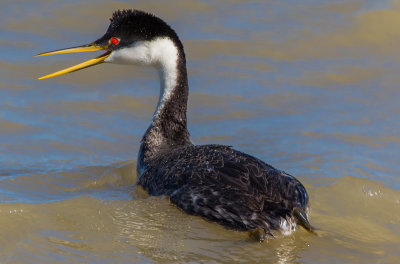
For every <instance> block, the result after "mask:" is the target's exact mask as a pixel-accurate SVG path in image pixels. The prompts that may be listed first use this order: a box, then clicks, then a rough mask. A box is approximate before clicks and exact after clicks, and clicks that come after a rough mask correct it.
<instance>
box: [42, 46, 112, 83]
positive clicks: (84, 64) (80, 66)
mask: <svg viewBox="0 0 400 264" xmlns="http://www.w3.org/2000/svg"><path fill="white" fill-rule="evenodd" d="M105 49H107V47H103V46H99V45H94V44H89V45H86V46H80V47H74V48H68V49H61V50H55V51H50V52H45V53H41V54H38V55H35V57H39V56H46V55H54V54H63V53H75V52H86V51H96V50H105ZM110 54H111V51H107V52H106V53H105V54H103V55H100V56H98V57H96V58H94V59H91V60H88V61H85V62H82V63H80V64H78V65H75V66H71V67H69V68H66V69H63V70H60V71H58V72H55V73H51V74H48V75H46V76H42V77H40V78H38V79H39V80H42V79H47V78H51V77H55V76H59V75H63V74H66V73H70V72H74V71H78V70H81V69H84V68H87V67H90V66H94V65H97V64H100V63H102V62H104V60H105V59H106V58H107V57H108V56H110Z"/></svg>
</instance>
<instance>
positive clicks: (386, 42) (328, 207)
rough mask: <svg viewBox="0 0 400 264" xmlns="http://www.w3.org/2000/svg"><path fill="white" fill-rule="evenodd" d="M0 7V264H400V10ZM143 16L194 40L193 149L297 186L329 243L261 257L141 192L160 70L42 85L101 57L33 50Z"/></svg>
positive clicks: (223, 4) (321, 238)
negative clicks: (227, 148) (130, 13)
mask: <svg viewBox="0 0 400 264" xmlns="http://www.w3.org/2000/svg"><path fill="white" fill-rule="evenodd" d="M1 7H2V8H1V10H0V14H1V15H0V24H1V26H0V47H1V49H2V51H3V52H2V53H1V54H0V76H1V80H0V93H1V97H0V167H1V170H0V200H1V203H0V224H1V226H3V227H7V228H2V229H0V244H1V245H2V246H1V248H0V262H2V263H3V262H5V263H18V262H22V263H25V262H38V263H55V262H60V263H71V262H73V263H81V262H85V263H99V262H100V263H101V262H103V263H111V262H120V263H132V262H135V263H153V262H163V263H168V262H169V263H175V262H189V261H192V262H205V261H209V262H218V263H232V261H233V262H238V263H257V262H271V263H297V262H298V263H302V262H307V263H326V262H328V263H329V262H331V263H333V262H338V261H339V262H341V263H370V262H385V263H398V262H399V256H398V252H397V251H398V248H399V245H400V237H399V236H400V218H399V217H400V213H399V210H400V202H399V197H400V193H399V189H400V182H399V179H398V177H397V175H398V172H399V171H400V167H399V164H398V156H399V143H400V140H399V135H398V132H397V131H399V125H400V119H399V115H398V113H399V112H400V108H399V104H398V102H399V100H400V93H399V89H398V86H399V82H400V80H399V77H398V72H399V65H398V55H397V54H398V43H399V40H400V35H399V31H398V30H397V28H398V25H399V23H400V16H399V13H400V3H399V1H379V2H378V1H359V0H351V1H336V0H335V1H329V2H316V1H302V2H296V1H285V2H282V1H280V2H274V1H261V0H260V1H242V0H241V1H233V0H223V1H218V2H215V1H214V2H211V1H196V0H190V1H180V0H171V1H168V2H166V3H164V2H163V4H162V5H161V4H160V1H153V0H151V1H123V0H122V1H118V2H115V1H113V2H111V1H103V0H102V1H94V0H88V1H84V2H82V1H78V0H74V1H68V3H67V2H63V1H48V0H33V1H8V0H6V1H2V4H1ZM94 7H95V8H94ZM128 7H129V8H132V7H133V8H138V9H143V10H147V11H150V12H154V13H156V14H157V15H159V16H161V17H163V18H164V19H166V20H167V21H168V23H170V24H171V26H172V27H173V28H175V29H176V31H177V32H178V34H179V36H180V37H181V38H182V40H183V43H184V45H185V49H186V55H187V60H188V67H189V73H190V77H189V82H190V90H191V95H190V98H189V112H188V119H189V128H190V132H191V135H192V138H193V140H194V142H196V143H200V144H207V143H223V144H226V145H232V146H235V147H236V148H238V149H240V150H243V151H245V152H248V153H251V154H254V155H255V156H257V157H260V158H262V159H263V160H266V161H267V162H268V163H271V164H272V165H274V166H276V167H278V168H282V169H284V170H286V171H288V172H290V173H291V174H294V175H296V176H298V177H299V178H300V179H301V180H302V181H303V182H304V183H305V184H306V186H307V188H308V190H310V197H311V198H310V199H311V212H312V213H311V221H312V222H313V224H314V225H316V226H317V227H318V228H320V229H321V230H320V231H319V235H318V236H312V235H310V234H308V233H307V232H305V231H304V230H298V232H296V233H295V234H294V235H293V236H290V237H278V238H276V239H275V240H271V241H266V242H265V243H263V244H258V243H251V242H249V241H248V239H247V235H246V234H243V233H240V232H234V231H227V230H225V229H223V228H222V227H220V226H217V225H215V224H212V223H208V222H206V221H204V220H202V219H200V218H197V217H192V216H188V215H185V214H183V213H182V212H181V211H179V210H178V209H177V208H175V207H174V206H172V205H171V204H170V203H169V202H168V200H166V199H164V198H154V197H148V196H147V195H146V194H145V193H143V190H140V189H138V188H136V187H135V185H134V183H135V180H136V175H135V173H134V170H135V164H134V162H133V161H132V160H135V159H136V155H137V151H138V147H139V143H140V139H141V136H142V134H143V132H144V131H145V129H146V128H147V126H148V125H149V121H150V119H151V116H152V113H153V111H154V108H155V103H156V101H157V98H158V92H159V87H158V81H157V80H156V79H157V74H156V72H154V71H153V70H152V69H146V68H140V67H127V66H116V65H101V66H98V67H95V68H90V69H87V70H85V71H81V72H76V73H73V74H70V75H66V76H61V77H60V78H57V79H50V80H48V81H45V82H38V81H37V80H36V78H37V77H38V76H42V75H43V74H45V73H47V72H53V71H54V69H58V68H60V69H61V68H65V67H66V66H68V65H74V64H76V63H77V62H79V61H84V60H85V59H87V58H88V57H90V58H92V57H93V55H95V54H88V55H87V56H88V57H86V55H82V54H76V55H71V56H61V55H60V56H59V57H53V58H48V59H46V61H43V60H41V61H38V60H37V59H36V58H32V55H33V54H36V53H39V52H42V51H46V50H52V49H56V48H60V47H65V46H73V45H75V44H76V45H80V44H84V43H88V42H91V41H93V40H95V39H97V38H98V37H99V36H101V35H102V34H103V33H104V31H105V29H106V27H107V25H108V18H109V17H110V15H111V13H112V11H113V10H115V9H117V8H128ZM121 162H122V163H121Z"/></svg>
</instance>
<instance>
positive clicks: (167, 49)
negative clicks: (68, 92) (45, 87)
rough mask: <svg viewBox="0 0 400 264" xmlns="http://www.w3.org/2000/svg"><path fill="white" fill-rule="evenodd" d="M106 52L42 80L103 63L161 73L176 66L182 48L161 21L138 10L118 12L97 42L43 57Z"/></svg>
mask: <svg viewBox="0 0 400 264" xmlns="http://www.w3.org/2000/svg"><path fill="white" fill-rule="evenodd" d="M95 50H105V51H106V52H105V53H104V54H102V55H100V56H98V57H96V58H94V59H91V60H89V61H86V62H83V63H80V64H78V65H75V66H72V67H69V68H67V69H64V70H61V71H58V72H55V73H52V74H49V75H46V76H43V77H40V78H39V79H45V78H51V77H54V76H58V75H62V74H66V73H70V72H73V71H77V70H80V69H83V68H87V67H90V66H94V65H97V64H100V63H103V62H108V63H117V64H132V65H151V66H156V67H158V68H160V69H161V70H163V69H165V68H169V67H171V66H174V65H176V61H177V58H178V56H179V54H178V53H179V51H180V50H181V54H180V55H181V56H183V57H184V54H183V47H182V44H181V42H180V41H179V38H178V36H177V34H176V33H175V31H174V30H173V29H172V28H171V27H170V26H169V25H168V24H167V23H165V22H164V21H163V20H161V19H160V18H158V17H156V16H154V15H152V14H149V13H146V12H143V11H139V10H122V11H120V10H118V11H116V12H115V13H114V14H113V16H112V17H111V19H110V25H109V27H108V29H107V31H106V33H105V34H104V35H103V36H102V37H101V38H99V39H98V40H96V41H94V42H92V43H90V44H87V45H82V46H78V47H73V48H67V49H61V50H55V51H51V52H46V53H41V54H38V55H36V56H45V55H53V54H62V53H73V52H86V51H95Z"/></svg>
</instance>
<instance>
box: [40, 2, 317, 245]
mask: <svg viewBox="0 0 400 264" xmlns="http://www.w3.org/2000/svg"><path fill="white" fill-rule="evenodd" d="M82 47H84V48H83V49H86V50H87V49H89V48H92V49H93V47H95V48H98V49H105V50H107V52H106V54H104V55H102V56H99V57H97V58H96V59H93V61H89V62H90V63H91V64H90V65H89V66H91V65H94V64H98V63H100V62H110V63H120V64H139V65H151V66H154V67H156V68H157V69H158V72H159V75H160V80H161V89H160V98H159V101H158V104H157V108H156V111H155V113H154V116H153V119H152V123H151V125H150V127H149V128H148V129H147V131H146V133H145V135H144V136H143V139H142V144H141V146H140V151H139V155H138V162H137V175H138V184H139V185H141V186H143V188H144V189H146V190H147V191H148V192H149V194H151V195H167V196H169V197H170V200H171V201H172V203H174V204H175V205H177V206H178V207H180V208H181V209H182V210H184V211H185V212H187V213H189V214H193V215H199V216H202V217H204V218H206V219H208V220H210V221H214V222H218V223H220V224H221V225H223V226H225V227H228V228H231V229H236V230H241V231H254V230H263V232H265V233H266V234H270V235H272V233H273V232H274V231H281V232H282V233H284V234H289V233H291V231H293V230H294V229H295V227H296V223H298V224H301V225H302V226H304V227H305V228H306V229H307V230H309V231H311V229H312V228H311V226H310V224H309V223H308V220H307V216H306V212H307V210H308V208H307V206H308V195H307V192H306V190H305V188H304V186H303V185H302V184H301V183H300V182H299V181H298V180H297V179H295V178H294V177H293V176H291V175H289V174H287V173H285V172H283V171H280V170H277V169H275V168H273V167H272V166H270V165H268V164H266V163H264V162H263V161H261V160H259V159H257V158H255V157H252V156H250V155H248V154H245V153H243V152H240V151H237V150H234V149H233V148H231V147H228V146H221V145H203V146H196V145H194V144H193V143H192V142H191V141H190V135H189V132H188V129H187V118H186V109H187V99H188V91H189V90H188V89H189V87H188V80H187V70H186V58H185V53H184V50H183V45H182V43H181V41H180V40H179V38H178V36H177V35H176V33H175V31H174V30H172V29H171V28H170V27H169V26H168V25H167V24H166V23H165V22H164V21H162V20H161V19H159V18H157V17H155V16H153V15H151V14H148V13H145V12H142V11H137V10H135V11H132V10H124V11H117V12H115V13H114V15H113V17H112V19H111V24H110V27H109V29H108V30H107V32H106V34H105V35H104V36H103V37H102V38H100V39H99V40H97V41H95V42H93V43H91V44H89V45H86V46H82ZM82 47H78V49H82ZM88 47H89V48H88ZM76 49H77V48H73V50H76ZM70 50H72V49H68V51H70ZM64 51H65V50H61V51H55V52H50V53H46V54H43V55H48V54H54V53H64ZM73 52H75V51H73ZM89 62H86V63H82V64H80V65H82V66H80V65H78V66H79V67H81V68H83V67H88V66H87V65H88V63H89ZM74 67H75V68H74ZM74 67H71V68H70V69H71V70H70V69H67V70H64V71H60V72H58V73H55V74H52V75H49V76H45V78H46V77H52V76H55V75H59V74H63V73H65V72H68V71H73V70H76V66H74ZM260 239H261V237H260Z"/></svg>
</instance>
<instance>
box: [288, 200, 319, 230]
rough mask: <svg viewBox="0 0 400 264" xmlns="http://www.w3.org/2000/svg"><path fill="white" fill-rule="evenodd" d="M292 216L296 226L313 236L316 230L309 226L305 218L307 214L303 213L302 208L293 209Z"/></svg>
mask: <svg viewBox="0 0 400 264" xmlns="http://www.w3.org/2000/svg"><path fill="white" fill-rule="evenodd" d="M293 216H294V218H295V219H296V223H297V224H298V225H301V226H302V227H304V229H306V230H307V231H308V232H310V233H314V234H315V230H316V229H315V228H314V227H313V226H312V225H311V224H310V222H309V221H308V218H307V214H306V212H304V210H303V209H302V208H299V207H295V208H293Z"/></svg>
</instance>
